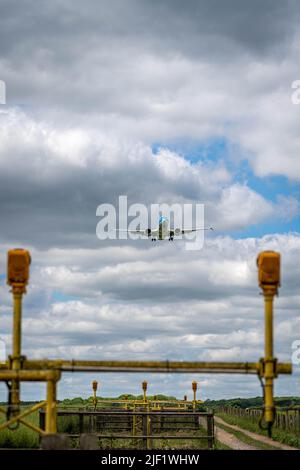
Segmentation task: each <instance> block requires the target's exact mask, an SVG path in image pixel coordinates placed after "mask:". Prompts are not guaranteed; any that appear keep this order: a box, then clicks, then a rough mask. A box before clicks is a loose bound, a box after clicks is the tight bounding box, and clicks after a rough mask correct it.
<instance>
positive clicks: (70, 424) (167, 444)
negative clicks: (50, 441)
mask: <svg viewBox="0 0 300 470" xmlns="http://www.w3.org/2000/svg"><path fill="white" fill-rule="evenodd" d="M26 408H27V407H25V406H22V407H21V409H22V410H25V409H26ZM68 408H69V407H68ZM78 408H80V407H78ZM4 420H5V416H4V415H0V423H1V422H4ZM26 420H28V421H31V422H32V423H33V424H35V425H36V426H39V411H36V412H34V413H32V414H31V415H29V416H27V417H26ZM86 424H88V423H86ZM85 427H86V426H85ZM58 431H59V432H61V433H67V434H78V433H79V419H78V417H76V416H65V417H59V418H58ZM103 432H105V434H108V433H109V431H108V432H107V431H103ZM125 434H130V432H128V431H126V432H125ZM172 434H173V435H176V436H178V439H155V438H154V439H153V448H155V449H165V450H167V449H206V448H207V441H206V439H200V438H201V436H205V435H206V429H205V428H204V427H200V428H198V429H197V430H195V431H187V430H185V429H184V424H180V422H178V428H177V430H175V431H172ZM166 435H167V432H166ZM182 435H191V436H197V437H198V436H199V439H184V440H183V439H181V436H182ZM39 442H40V438H39V435H38V434H37V433H36V432H34V431H33V430H31V429H30V428H27V427H26V426H24V425H20V426H19V427H18V429H17V430H14V431H13V430H10V429H7V428H6V429H4V430H2V431H0V447H1V448H23V449H26V448H38V447H39ZM77 442H78V439H76V438H74V439H71V446H72V447H76V445H77ZM136 443H137V444H138V445H135V443H134V441H133V440H132V439H115V438H113V435H112V437H111V438H107V439H101V438H100V439H99V448H102V449H111V448H123V449H124V448H127V449H134V448H142V446H143V443H142V440H141V439H137V440H136ZM215 448H216V449H226V448H227V447H226V446H224V445H223V444H221V443H220V442H216V443H215Z"/></svg>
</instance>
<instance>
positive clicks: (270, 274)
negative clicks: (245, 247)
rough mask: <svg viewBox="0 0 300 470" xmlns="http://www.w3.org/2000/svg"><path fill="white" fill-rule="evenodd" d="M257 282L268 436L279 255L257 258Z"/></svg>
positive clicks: (274, 374) (272, 410)
mask: <svg viewBox="0 0 300 470" xmlns="http://www.w3.org/2000/svg"><path fill="white" fill-rule="evenodd" d="M257 266H258V282H259V286H260V287H261V289H262V291H263V296H264V303H265V356H264V358H263V359H262V361H261V363H262V370H261V372H260V375H261V377H264V379H265V384H264V415H263V419H264V421H265V422H266V425H267V430H268V434H269V436H271V431H272V425H273V423H274V421H275V406H274V383H273V382H274V378H275V377H277V370H276V368H277V360H276V358H274V356H273V355H274V351H273V349H274V339H273V301H274V296H275V295H277V293H278V287H279V286H280V254H279V253H276V252H274V251H264V252H262V253H260V254H259V256H258V258H257Z"/></svg>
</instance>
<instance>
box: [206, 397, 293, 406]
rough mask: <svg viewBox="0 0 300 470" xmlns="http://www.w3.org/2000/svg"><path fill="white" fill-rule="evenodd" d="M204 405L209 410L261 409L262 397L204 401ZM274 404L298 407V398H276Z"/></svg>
mask: <svg viewBox="0 0 300 470" xmlns="http://www.w3.org/2000/svg"><path fill="white" fill-rule="evenodd" d="M204 404H205V405H206V406H207V407H209V408H219V407H220V406H232V407H236V408H243V409H245V408H255V407H258V408H259V407H262V406H263V400H262V397H254V398H231V399H229V400H206V401H205V402H204ZM275 404H276V406H279V407H289V406H299V407H300V397H276V398H275Z"/></svg>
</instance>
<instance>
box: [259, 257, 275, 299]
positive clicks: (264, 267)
mask: <svg viewBox="0 0 300 470" xmlns="http://www.w3.org/2000/svg"><path fill="white" fill-rule="evenodd" d="M257 266H258V282H259V286H260V287H261V288H262V289H263V290H264V289H268V288H273V289H275V290H276V291H277V289H278V287H280V254H279V253H277V252H275V251H263V252H262V253H260V254H259V255H258V257H257Z"/></svg>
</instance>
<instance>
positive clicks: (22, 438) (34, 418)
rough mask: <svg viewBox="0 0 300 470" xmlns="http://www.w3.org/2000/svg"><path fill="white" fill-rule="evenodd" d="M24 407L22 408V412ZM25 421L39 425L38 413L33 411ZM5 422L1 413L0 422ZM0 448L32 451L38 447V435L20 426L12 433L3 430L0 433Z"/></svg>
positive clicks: (8, 430)
mask: <svg viewBox="0 0 300 470" xmlns="http://www.w3.org/2000/svg"><path fill="white" fill-rule="evenodd" d="M25 408H26V407H22V408H21V409H22V410H24V409H25ZM25 419H26V421H29V422H31V423H33V424H35V425H36V426H38V425H39V412H38V411H35V412H34V413H32V414H31V415H29V416H27V417H26V418H25ZM4 421H5V416H4V415H3V414H2V413H1V416H0V422H1V423H3V422H4ZM0 447H2V448H9V449H11V448H22V449H32V448H37V447H39V435H38V434H37V433H36V432H34V431H33V430H32V429H30V428H28V427H27V426H24V425H23V424H20V425H19V427H18V428H17V429H16V430H15V431H12V430H10V429H8V428H5V429H3V430H1V431H0Z"/></svg>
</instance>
